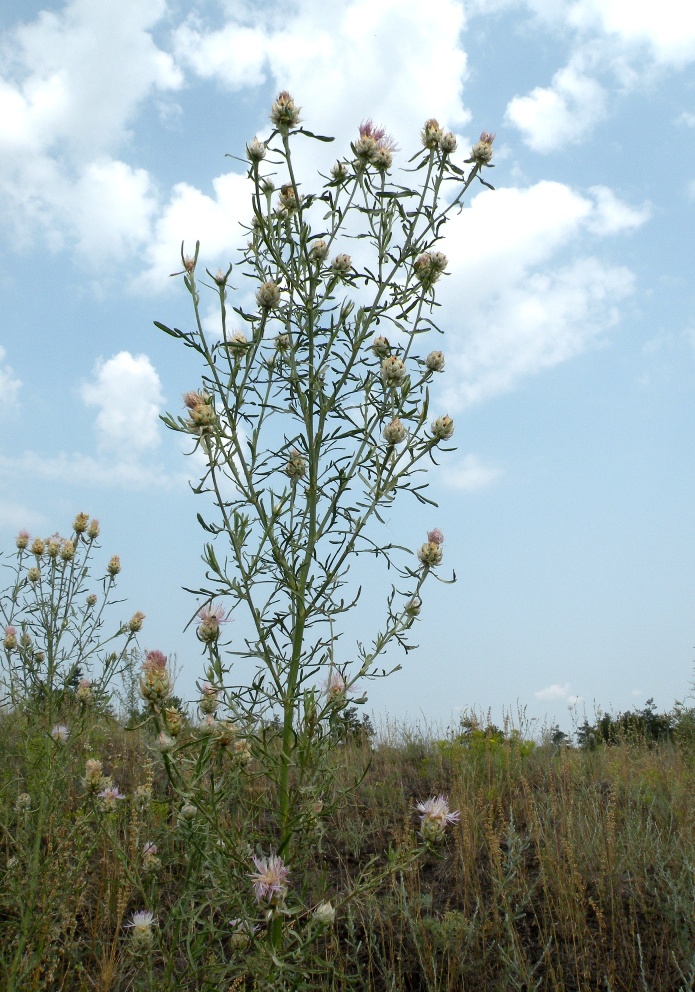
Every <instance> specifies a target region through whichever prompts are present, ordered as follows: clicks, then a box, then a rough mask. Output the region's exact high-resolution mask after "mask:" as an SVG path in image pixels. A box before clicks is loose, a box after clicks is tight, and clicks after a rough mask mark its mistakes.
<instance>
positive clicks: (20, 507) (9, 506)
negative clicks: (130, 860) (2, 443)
mask: <svg viewBox="0 0 695 992" xmlns="http://www.w3.org/2000/svg"><path fill="white" fill-rule="evenodd" d="M6 462H7V463H8V468H9V467H10V465H9V463H10V462H11V464H12V472H13V473H14V472H16V470H17V469H16V467H14V466H15V465H16V463H15V461H14V459H7V460H6ZM0 520H1V521H2V527H3V529H4V530H5V531H9V530H14V531H20V530H34V531H36V530H38V529H39V528H45V527H46V518H45V517H44V516H43V514H41V513H37V512H36V511H35V510H32V509H30V508H29V507H28V506H26V505H25V504H24V503H19V502H16V501H15V500H5V499H3V500H0Z"/></svg>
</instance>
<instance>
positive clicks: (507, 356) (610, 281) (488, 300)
mask: <svg viewBox="0 0 695 992" xmlns="http://www.w3.org/2000/svg"><path fill="white" fill-rule="evenodd" d="M647 216H648V210H647V208H640V209H637V208H632V207H629V206H628V205H627V204H624V203H623V202H622V201H620V200H619V199H618V198H617V197H616V196H615V195H614V194H613V193H612V192H611V191H608V190H605V189H603V188H602V187H601V188H598V189H595V190H593V191H592V193H591V195H589V196H585V195H582V194H580V193H578V192H576V191H574V190H572V189H571V188H570V187H568V186H566V185H564V184H562V183H551V182H541V183H537V184H535V185H534V186H531V187H528V188H526V189H515V188H508V189H498V190H496V191H495V192H494V193H487V192H485V193H481V194H478V195H477V196H476V197H474V198H473V200H472V202H471V207H470V209H469V210H467V211H464V212H463V213H462V214H461V215H460V216H459V217H457V218H455V219H454V220H453V221H452V222H451V225H450V230H449V232H448V234H447V239H446V245H445V247H446V251H447V255H448V256H449V263H450V264H449V268H450V270H451V271H452V273H453V274H454V276H453V278H451V279H448V280H446V281H444V282H443V284H442V289H441V292H440V299H441V300H442V302H443V303H444V304H445V307H446V312H448V313H455V314H457V315H458V316H457V320H456V323H455V324H454V325H453V326H452V327H451V328H447V330H449V332H450V342H451V343H450V345H449V348H450V352H451V355H450V357H448V358H447V362H448V367H449V369H450V370H451V374H450V375H449V376H448V377H447V381H446V385H445V388H444V398H445V403H444V406H445V407H447V408H448V409H449V411H450V412H452V411H455V410H457V409H461V408H463V407H466V406H469V405H471V404H473V403H477V402H480V401H482V400H484V399H487V398H489V397H490V396H494V395H497V394H499V393H503V392H507V391H509V390H511V389H513V388H514V387H515V386H516V385H517V384H518V382H519V381H520V380H521V379H523V378H525V377H527V376H529V375H533V374H535V373H537V372H539V371H541V370H542V369H546V368H550V367H552V366H554V365H557V364H558V363H560V362H563V361H566V360H568V359H570V358H572V357H574V356H576V355H578V354H580V353H581V352H583V351H584V350H585V349H586V348H587V347H589V345H590V344H591V343H592V342H593V341H595V340H596V339H597V338H599V337H600V336H601V334H602V333H603V332H604V331H606V330H607V329H608V328H610V327H612V326H613V325H614V324H615V323H616V322H617V321H618V319H619V317H620V309H619V304H620V302H621V301H622V300H624V299H625V298H626V297H627V296H628V295H629V294H630V293H631V292H632V291H633V287H634V276H633V274H632V273H631V272H630V271H629V270H628V269H627V268H625V267H624V266H615V265H607V264H606V263H605V262H604V261H602V260H601V259H599V258H598V257H596V256H595V255H592V254H589V255H579V257H575V258H573V259H570V260H563V261H561V260H562V259H564V258H566V256H565V255H564V254H563V253H564V252H566V250H567V248H568V247H570V246H571V245H573V244H577V245H579V244H581V243H582V242H583V241H584V240H585V239H586V238H587V236H589V237H591V236H593V238H594V239H595V237H596V236H597V235H601V236H605V235H607V234H617V233H619V232H621V231H629V230H631V229H633V228H634V227H635V226H637V225H638V224H640V223H644V221H645V220H646V218H647ZM594 244H595V241H594Z"/></svg>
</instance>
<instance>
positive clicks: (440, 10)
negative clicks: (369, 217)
mask: <svg viewBox="0 0 695 992" xmlns="http://www.w3.org/2000/svg"><path fill="white" fill-rule="evenodd" d="M235 8H236V5H235V6H233V7H232V10H234V16H232V17H230V18H229V19H228V20H227V22H226V23H225V24H224V25H223V26H222V27H221V28H214V29H208V28H206V27H205V25H204V24H203V23H201V21H200V19H199V18H198V17H191V18H190V19H189V20H188V21H187V22H186V23H185V24H184V25H182V27H181V28H180V29H179V30H178V31H177V32H176V47H175V51H176V53H177V57H178V58H179V59H180V60H181V62H182V63H183V64H186V65H187V66H188V67H189V68H191V69H192V70H193V71H194V72H196V73H198V74H199V75H201V76H202V77H204V78H214V79H217V80H218V81H219V82H221V83H222V84H223V85H225V86H227V87H229V88H231V89H239V88H241V87H244V86H247V85H249V84H250V85H254V84H257V83H260V82H264V81H266V80H267V79H272V80H273V82H274V84H275V86H276V87H277V88H278V89H288V90H290V92H292V94H293V95H294V96H295V98H296V100H297V102H298V103H300V104H303V105H304V114H305V116H306V118H307V126H308V127H309V129H310V130H319V131H321V130H322V131H323V132H324V133H328V134H336V135H337V137H338V139H339V141H340V142H342V143H343V144H345V143H346V142H347V141H348V140H349V139H350V138H352V137H353V136H354V132H355V130H356V127H357V125H358V124H359V123H360V121H361V120H362V119H364V118H367V117H373V118H375V119H377V118H378V120H379V121H381V122H383V123H384V124H385V125H386V127H387V129H388V130H389V132H391V133H393V134H394V135H395V136H396V138H397V139H398V141H399V143H400V142H403V143H404V145H405V142H406V141H407V142H408V143H409V144H410V143H411V142H412V140H413V131H414V130H415V129H416V128H418V129H419V127H420V126H421V125H422V123H423V121H424V120H425V119H426V118H428V117H431V116H433V115H434V116H438V117H440V118H441V119H442V121H443V122H445V123H446V125H447V127H449V128H456V127H461V126H463V125H465V124H466V123H467V122H468V120H469V119H470V114H469V112H468V110H467V109H466V108H465V107H464V105H463V102H462V86H463V83H464V81H465V79H466V76H467V60H466V53H465V51H464V50H463V47H462V45H461V32H462V31H463V29H464V26H465V14H464V8H463V5H462V4H460V3H459V2H457V0H431V3H430V4H429V5H428V9H427V16H426V17H423V14H422V4H421V3H420V2H419V0H381V2H380V3H378V4H375V3H373V2H372V0H346V2H344V3H341V4H319V3H316V2H315V0H298V2H297V3H296V4H295V5H294V7H293V11H292V13H291V14H288V13H287V12H286V11H285V12H284V16H283V17H282V18H278V17H277V16H276V12H275V11H274V10H273V8H272V5H271V6H268V5H266V4H263V5H258V6H257V7H255V8H253V9H252V10H251V9H249V8H247V10H246V16H245V17H244V18H243V19H242V18H241V17H240V16H239V13H238V11H237V10H236V9H235ZM391 53H397V57H394V55H393V54H391ZM346 106H347V107H349V113H341V114H338V113H337V110H338V109H339V108H345V107H346ZM262 126H267V122H266V121H264V122H262ZM306 147H307V148H310V146H308V145H307V146H306ZM318 152H319V150H318V149H317V148H316V146H312V147H311V148H310V152H309V153H310V154H312V155H314V156H315V155H316V154H318Z"/></svg>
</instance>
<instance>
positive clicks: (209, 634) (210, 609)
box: [197, 603, 227, 644]
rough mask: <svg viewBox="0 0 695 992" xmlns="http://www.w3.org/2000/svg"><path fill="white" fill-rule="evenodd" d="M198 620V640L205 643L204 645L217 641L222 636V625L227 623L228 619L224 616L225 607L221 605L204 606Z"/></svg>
mask: <svg viewBox="0 0 695 992" xmlns="http://www.w3.org/2000/svg"><path fill="white" fill-rule="evenodd" d="M198 619H199V620H200V626H199V627H198V631H197V633H198V639H199V640H201V641H203V643H204V644H209V643H210V642H211V641H216V640H217V638H218V637H219V636H220V624H221V623H226V622H227V618H226V617H225V615H224V607H223V606H222V605H221V604H219V603H218V605H217V606H212V604H211V605H210V606H204V607H203V608H202V610H200V611H199V612H198Z"/></svg>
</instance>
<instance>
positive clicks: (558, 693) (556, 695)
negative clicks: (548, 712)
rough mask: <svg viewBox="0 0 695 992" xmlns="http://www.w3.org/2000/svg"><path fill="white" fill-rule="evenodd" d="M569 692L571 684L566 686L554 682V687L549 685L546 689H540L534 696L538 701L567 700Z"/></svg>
mask: <svg viewBox="0 0 695 992" xmlns="http://www.w3.org/2000/svg"><path fill="white" fill-rule="evenodd" d="M569 691H570V684H569V682H565V684H564V685H560V684H559V683H558V682H554V683H553V684H552V685H547V686H546V687H545V689H539V690H538V692H534V696H535V697H536V699H567V697H568V696H569Z"/></svg>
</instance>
